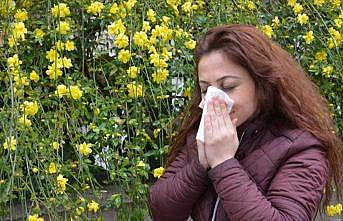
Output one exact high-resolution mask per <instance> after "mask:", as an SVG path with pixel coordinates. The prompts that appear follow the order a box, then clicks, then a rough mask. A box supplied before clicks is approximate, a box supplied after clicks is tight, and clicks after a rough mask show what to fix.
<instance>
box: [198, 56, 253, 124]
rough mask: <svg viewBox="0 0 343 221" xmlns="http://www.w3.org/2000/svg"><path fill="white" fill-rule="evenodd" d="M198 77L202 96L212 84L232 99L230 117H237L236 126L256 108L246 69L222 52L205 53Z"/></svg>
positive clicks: (251, 84)
mask: <svg viewBox="0 0 343 221" xmlns="http://www.w3.org/2000/svg"><path fill="white" fill-rule="evenodd" d="M198 75H199V76H198V77H199V84H200V88H201V93H202V97H204V96H205V94H206V91H207V87H209V86H214V87H216V88H219V89H221V90H223V91H224V92H225V93H227V94H228V95H229V96H230V98H231V99H233V100H234V102H235V103H234V106H233V108H232V110H231V112H230V117H231V119H234V118H237V119H238V122H237V126H239V125H241V124H242V123H244V122H245V121H246V120H248V119H249V118H250V117H251V116H252V115H253V114H254V113H255V111H256V109H257V98H256V93H255V84H254V81H253V79H252V78H251V77H250V75H249V73H248V71H247V70H246V69H245V68H243V67H242V66H240V65H237V64H235V63H234V62H232V61H231V60H230V59H228V58H227V57H226V56H225V55H224V54H223V53H222V52H220V51H214V52H211V53H209V54H205V55H204V56H203V57H202V58H201V59H200V61H199V64H198Z"/></svg>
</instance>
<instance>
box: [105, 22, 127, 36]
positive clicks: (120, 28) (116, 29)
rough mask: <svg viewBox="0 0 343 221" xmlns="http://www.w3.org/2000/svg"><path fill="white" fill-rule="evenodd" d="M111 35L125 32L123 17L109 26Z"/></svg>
mask: <svg viewBox="0 0 343 221" xmlns="http://www.w3.org/2000/svg"><path fill="white" fill-rule="evenodd" d="M107 29H108V34H109V35H117V34H120V33H125V31H126V27H125V25H124V23H123V21H122V20H121V19H118V20H117V21H115V22H114V23H112V24H110V25H108V26H107Z"/></svg>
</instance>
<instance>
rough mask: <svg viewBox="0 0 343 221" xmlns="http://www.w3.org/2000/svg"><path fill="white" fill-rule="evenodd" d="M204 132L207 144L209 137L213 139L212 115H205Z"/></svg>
mask: <svg viewBox="0 0 343 221" xmlns="http://www.w3.org/2000/svg"><path fill="white" fill-rule="evenodd" d="M204 130H205V139H204V141H205V143H206V139H208V138H209V137H212V122H211V114H210V113H206V114H205V126H204Z"/></svg>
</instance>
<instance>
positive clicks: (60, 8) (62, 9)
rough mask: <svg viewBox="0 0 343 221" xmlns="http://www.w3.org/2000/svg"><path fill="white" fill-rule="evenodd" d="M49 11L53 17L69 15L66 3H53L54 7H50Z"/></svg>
mask: <svg viewBox="0 0 343 221" xmlns="http://www.w3.org/2000/svg"><path fill="white" fill-rule="evenodd" d="M51 13H52V15H53V16H54V17H55V18H56V17H60V18H63V17H65V16H68V15H70V10H69V7H68V6H67V4H65V3H59V4H58V5H54V7H53V8H52V9H51Z"/></svg>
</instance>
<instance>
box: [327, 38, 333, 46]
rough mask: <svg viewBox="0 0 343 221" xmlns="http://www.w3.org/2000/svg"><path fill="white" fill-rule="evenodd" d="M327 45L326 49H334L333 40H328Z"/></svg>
mask: <svg viewBox="0 0 343 221" xmlns="http://www.w3.org/2000/svg"><path fill="white" fill-rule="evenodd" d="M327 44H328V48H330V49H332V48H333V47H335V41H334V39H333V38H329V39H328V42H327Z"/></svg>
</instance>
